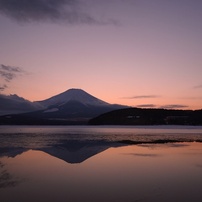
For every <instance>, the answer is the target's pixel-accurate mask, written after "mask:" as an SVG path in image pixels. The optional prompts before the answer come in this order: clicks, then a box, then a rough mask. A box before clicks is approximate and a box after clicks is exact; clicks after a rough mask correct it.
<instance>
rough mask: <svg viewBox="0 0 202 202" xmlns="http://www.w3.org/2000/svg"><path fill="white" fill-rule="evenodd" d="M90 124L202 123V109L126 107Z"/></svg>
mask: <svg viewBox="0 0 202 202" xmlns="http://www.w3.org/2000/svg"><path fill="white" fill-rule="evenodd" d="M89 124H90V125H202V110H169V109H141V108H126V109H119V110H114V111H111V112H108V113H105V114H102V115H100V116H98V117H96V118H93V119H91V120H90V121H89Z"/></svg>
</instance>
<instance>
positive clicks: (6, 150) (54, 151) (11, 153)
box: [0, 137, 123, 164]
mask: <svg viewBox="0 0 202 202" xmlns="http://www.w3.org/2000/svg"><path fill="white" fill-rule="evenodd" d="M36 138H38V137H36ZM30 140H33V137H31V139H30ZM26 141H27V140H26ZM35 141H36V140H35ZM121 145H123V144H121V143H118V142H110V141H107V140H66V139H58V140H57V141H56V140H54V141H52V140H51V141H47V144H45V143H44V142H43V143H42V142H39V145H38V147H37V146H36V144H35V146H34V147H31V146H32V144H31V145H29V144H28V145H27V146H26V147H16V146H15V144H14V145H12V143H11V145H10V146H9V147H0V157H15V156H17V155H20V154H22V153H24V152H26V151H28V150H38V151H43V152H45V153H48V154H50V155H51V156H54V157H56V158H59V159H62V160H64V161H66V162H67V163H72V164H73V163H81V162H83V161H85V160H86V159H88V158H90V157H92V156H94V155H97V154H98V153H100V152H103V151H105V150H107V149H108V148H111V147H119V146H121ZM41 146H42V147H41Z"/></svg>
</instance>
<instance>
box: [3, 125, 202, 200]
mask: <svg viewBox="0 0 202 202" xmlns="http://www.w3.org/2000/svg"><path fill="white" fill-rule="evenodd" d="M0 201H1V202H16V201H17V202H18V201H19V202H36V201H37V202H46V201H49V202H50V201H55V202H63V201H64V202H85V201H89V202H91V201H92V202H149V201H152V202H162V201H164V202H167V201H168V202H170V201H173V202H178V201H182V202H190V201H191V202H201V201H202V127H188V126H184V127H183V126H147V127H118V126H114V127H113V126H111V127H108V126H100V127H88V126H67V127H63V126H62V127H51V126H44V127H36V126H12V127H9V126H0Z"/></svg>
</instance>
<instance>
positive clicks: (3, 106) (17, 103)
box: [0, 95, 42, 115]
mask: <svg viewBox="0 0 202 202" xmlns="http://www.w3.org/2000/svg"><path fill="white" fill-rule="evenodd" d="M39 109H42V106H41V105H40V104H38V103H33V102H30V101H29V100H25V99H24V98H22V97H19V96H17V95H0V115H6V114H15V113H24V112H29V111H36V110H39Z"/></svg>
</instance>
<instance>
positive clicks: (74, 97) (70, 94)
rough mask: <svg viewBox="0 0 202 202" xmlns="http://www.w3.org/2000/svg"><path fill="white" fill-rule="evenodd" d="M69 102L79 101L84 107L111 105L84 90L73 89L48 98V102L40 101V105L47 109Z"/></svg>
mask: <svg viewBox="0 0 202 202" xmlns="http://www.w3.org/2000/svg"><path fill="white" fill-rule="evenodd" d="M69 101H78V102H81V103H82V104H84V105H95V106H101V105H109V103H107V102H104V101H102V100H100V99H98V98H96V97H94V96H92V95H90V94H89V93H87V92H86V91H84V90H82V89H76V88H71V89H69V90H67V91H65V92H63V93H60V94H58V95H55V96H53V97H51V98H48V99H46V100H42V101H39V103H40V104H42V105H43V106H45V107H49V106H52V105H57V106H59V105H63V104H65V103H67V102H69Z"/></svg>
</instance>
